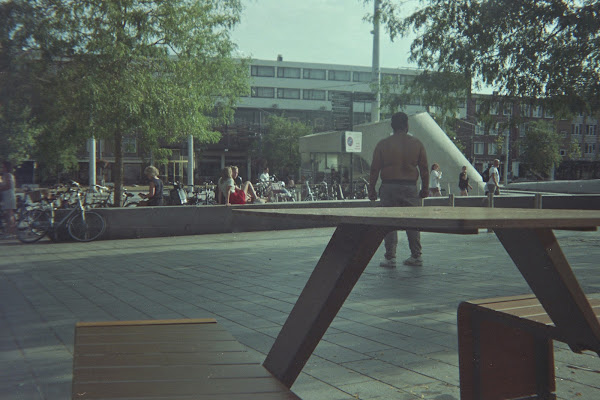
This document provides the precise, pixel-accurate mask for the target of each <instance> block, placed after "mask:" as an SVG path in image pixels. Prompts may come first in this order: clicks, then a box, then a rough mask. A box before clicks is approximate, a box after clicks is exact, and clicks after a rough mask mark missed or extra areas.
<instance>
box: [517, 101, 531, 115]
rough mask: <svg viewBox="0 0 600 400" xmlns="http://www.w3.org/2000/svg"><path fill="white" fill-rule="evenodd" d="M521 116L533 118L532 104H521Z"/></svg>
mask: <svg viewBox="0 0 600 400" xmlns="http://www.w3.org/2000/svg"><path fill="white" fill-rule="evenodd" d="M520 108H521V116H522V117H530V116H531V104H521V106H520Z"/></svg>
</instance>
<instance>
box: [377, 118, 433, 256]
mask: <svg viewBox="0 0 600 400" xmlns="http://www.w3.org/2000/svg"><path fill="white" fill-rule="evenodd" d="M392 129H393V130H394V134H393V135H392V136H390V137H388V138H385V139H383V140H381V141H380V142H379V143H377V146H376V147H375V151H374V152H373V161H372V162H371V175H370V179H369V199H371V200H377V192H376V191H375V185H376V183H377V179H378V178H379V175H381V187H380V188H379V195H380V197H381V205H382V206H383V207H408V206H413V207H414V206H420V205H421V201H420V198H419V196H420V197H422V198H425V197H427V196H428V194H429V170H428V167H429V166H428V164H427V154H426V152H425V147H424V146H423V143H421V141H420V140H419V139H417V138H415V137H413V136H410V135H408V116H407V115H406V114H405V113H402V112H399V113H396V114H394V115H392ZM419 176H420V177H421V192H420V193H419V192H418V191H417V179H418V178H419ZM406 236H407V237H408V246H409V248H410V253H411V256H410V258H408V259H406V260H405V261H404V265H412V266H421V265H423V259H422V258H421V234H420V232H418V231H411V230H407V231H406ZM384 242H385V261H384V262H382V263H381V264H380V265H381V266H382V267H395V266H396V247H397V245H398V233H397V232H396V231H394V232H390V233H388V234H387V235H386V237H385V239H384Z"/></svg>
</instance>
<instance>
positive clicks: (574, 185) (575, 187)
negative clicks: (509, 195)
mask: <svg viewBox="0 0 600 400" xmlns="http://www.w3.org/2000/svg"><path fill="white" fill-rule="evenodd" d="M506 188H507V189H510V190H531V191H536V192H553V193H573V194H584V193H588V194H598V193H600V179H588V180H576V181H541V182H515V183H509V184H508V185H506Z"/></svg>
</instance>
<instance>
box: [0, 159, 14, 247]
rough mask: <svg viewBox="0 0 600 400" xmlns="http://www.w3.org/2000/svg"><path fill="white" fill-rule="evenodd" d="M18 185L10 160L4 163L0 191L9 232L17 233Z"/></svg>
mask: <svg viewBox="0 0 600 400" xmlns="http://www.w3.org/2000/svg"><path fill="white" fill-rule="evenodd" d="M16 187H17V184H16V181H15V176H14V175H13V167H12V164H11V163H10V161H4V162H3V163H2V182H0V191H1V192H2V211H4V215H5V217H6V218H5V221H6V222H7V224H8V233H9V234H11V235H14V234H15V233H16V223H15V210H16V209H17V192H16V190H15V188H16Z"/></svg>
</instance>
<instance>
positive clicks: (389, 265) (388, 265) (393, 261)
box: [379, 258, 396, 268]
mask: <svg viewBox="0 0 600 400" xmlns="http://www.w3.org/2000/svg"><path fill="white" fill-rule="evenodd" d="M379 266H380V267H384V268H395V267H396V259H395V258H390V259H386V260H385V261H382V262H381V263H379Z"/></svg>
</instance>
